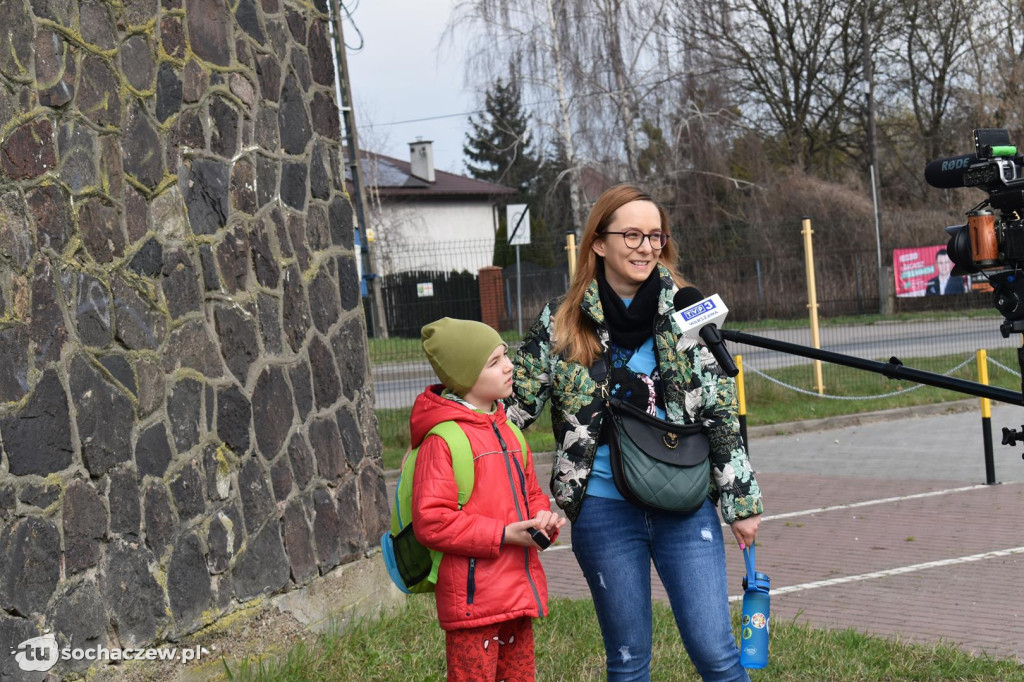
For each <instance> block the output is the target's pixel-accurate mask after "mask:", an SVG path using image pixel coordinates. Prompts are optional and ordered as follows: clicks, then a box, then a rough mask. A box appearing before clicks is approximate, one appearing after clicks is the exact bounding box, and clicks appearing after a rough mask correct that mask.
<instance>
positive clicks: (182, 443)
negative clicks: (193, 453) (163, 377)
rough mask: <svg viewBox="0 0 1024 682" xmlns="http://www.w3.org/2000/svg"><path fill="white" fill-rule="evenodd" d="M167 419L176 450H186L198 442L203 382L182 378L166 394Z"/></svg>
mask: <svg viewBox="0 0 1024 682" xmlns="http://www.w3.org/2000/svg"><path fill="white" fill-rule="evenodd" d="M167 419H168V421H169V422H170V423H171V436H172V437H173V438H174V448H175V450H176V451H177V452H188V451H189V450H191V449H192V448H193V447H195V446H196V445H197V444H198V443H199V434H200V431H201V426H202V424H201V422H202V419H203V384H201V383H200V382H198V381H196V380H195V379H192V378H188V377H186V378H183V379H181V380H180V381H178V383H176V384H175V385H174V388H173V389H171V394H170V395H169V396H167Z"/></svg>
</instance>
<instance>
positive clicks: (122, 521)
mask: <svg viewBox="0 0 1024 682" xmlns="http://www.w3.org/2000/svg"><path fill="white" fill-rule="evenodd" d="M108 477H109V478H110V486H109V489H108V491H107V504H108V505H109V507H110V532H111V533H118V534H125V535H135V536H137V535H138V534H139V524H140V523H141V522H142V511H141V507H140V504H139V484H138V481H137V479H136V477H135V472H134V471H132V469H131V468H129V467H127V466H120V467H117V468H116V469H113V470H112V471H110V472H109V474H108Z"/></svg>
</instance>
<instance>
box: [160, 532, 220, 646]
mask: <svg viewBox="0 0 1024 682" xmlns="http://www.w3.org/2000/svg"><path fill="white" fill-rule="evenodd" d="M212 596H213V595H212V591H211V587H210V572H209V571H208V570H207V567H206V559H205V557H204V555H203V547H202V543H201V542H200V540H199V538H198V537H196V536H195V535H194V534H193V533H188V534H186V535H185V536H184V537H182V538H181V539H180V540H179V541H178V543H177V544H176V545H175V547H174V551H173V552H172V553H171V562H170V565H169V566H168V567H167V597H168V601H169V602H170V604H171V613H172V614H173V615H174V621H175V625H176V630H177V632H178V633H182V632H188V631H190V630H192V629H194V628H195V627H196V626H197V625H199V620H200V617H201V616H202V613H203V611H205V610H206V609H207V608H209V605H210V602H211V599H212Z"/></svg>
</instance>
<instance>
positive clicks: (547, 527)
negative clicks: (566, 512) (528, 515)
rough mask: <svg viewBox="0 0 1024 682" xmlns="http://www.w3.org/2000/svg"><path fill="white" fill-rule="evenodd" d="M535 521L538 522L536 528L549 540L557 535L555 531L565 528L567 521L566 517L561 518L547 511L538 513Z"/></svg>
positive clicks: (534, 518)
mask: <svg viewBox="0 0 1024 682" xmlns="http://www.w3.org/2000/svg"><path fill="white" fill-rule="evenodd" d="M533 520H534V521H536V522H537V526H536V528H537V529H538V530H540V531H541V532H543V533H544V535H547V536H548V537H549V538H550V537H551V536H552V535H554V534H555V531H557V530H558V529H559V528H561V527H562V526H564V525H565V521H566V519H565V517H564V516H559V515H558V514H556V513H555V512H551V511H546V510H545V511H539V512H537V515H536V516H535V517H533Z"/></svg>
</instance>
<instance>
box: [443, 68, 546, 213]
mask: <svg viewBox="0 0 1024 682" xmlns="http://www.w3.org/2000/svg"><path fill="white" fill-rule="evenodd" d="M529 123H530V117H529V115H528V114H527V113H526V112H525V111H523V104H522V99H521V97H520V93H519V83H518V79H517V78H516V73H515V69H514V68H512V69H511V76H510V78H509V79H508V82H507V83H506V82H504V81H502V79H501V78H499V79H498V80H497V81H495V83H494V86H493V87H492V88H490V89H489V90H488V91H487V95H486V97H485V103H484V111H483V112H482V113H481V114H480V115H479V116H477V117H474V116H473V115H470V117H469V126H470V132H468V133H466V143H465V144H464V145H463V146H462V151H463V153H464V154H465V155H466V157H467V158H468V159H469V161H467V162H466V169H467V170H468V171H469V174H470V175H471V176H473V177H474V178H477V179H478V180H486V181H487V182H493V183H496V184H499V185H504V186H505V187H510V188H512V189H514V190H516V192H517V193H518V194H519V195H520V196H519V197H518V199H517V201H521V200H523V199H526V198H527V197H528V196H529V194H530V192H531V189H532V185H533V182H534V181H535V179H536V176H537V169H538V167H539V165H540V163H539V162H538V161H537V159H536V158H535V157H534V154H533V150H532V149H531V146H532V144H533V136H532V135H531V133H530V130H529Z"/></svg>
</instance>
